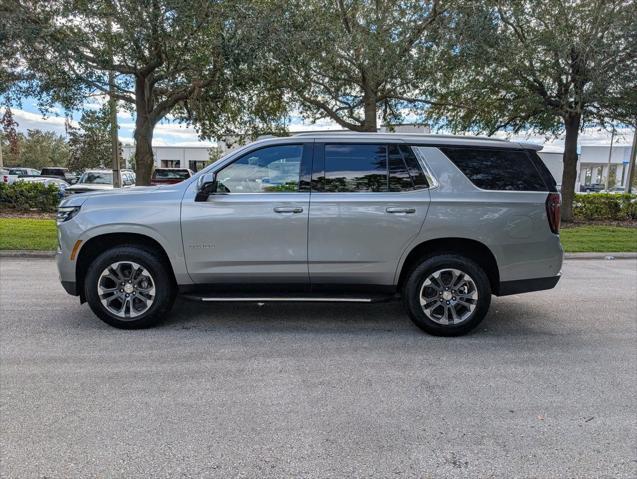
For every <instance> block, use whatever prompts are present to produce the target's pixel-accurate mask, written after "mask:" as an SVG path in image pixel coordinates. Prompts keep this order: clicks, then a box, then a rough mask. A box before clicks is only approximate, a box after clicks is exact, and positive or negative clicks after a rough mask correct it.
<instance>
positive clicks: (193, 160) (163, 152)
mask: <svg viewBox="0 0 637 479" xmlns="http://www.w3.org/2000/svg"><path fill="white" fill-rule="evenodd" d="M122 150H123V151H122V158H123V160H124V162H125V164H126V168H130V167H131V158H132V157H133V155H134V154H135V146H134V145H124V146H123V147H122ZM214 150H215V147H209V146H153V156H154V157H155V167H156V168H190V169H191V170H192V171H199V170H200V169H202V168H203V167H204V166H206V165H207V164H208V163H209V162H210V154H211V153H212V152H213V151H214Z"/></svg>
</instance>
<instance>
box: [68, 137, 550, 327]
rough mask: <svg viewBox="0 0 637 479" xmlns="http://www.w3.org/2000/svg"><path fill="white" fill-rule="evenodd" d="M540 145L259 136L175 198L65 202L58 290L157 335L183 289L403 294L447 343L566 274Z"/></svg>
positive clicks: (141, 194) (168, 191)
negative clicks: (498, 302)
mask: <svg viewBox="0 0 637 479" xmlns="http://www.w3.org/2000/svg"><path fill="white" fill-rule="evenodd" d="M538 149H539V147H537V146H536V145H530V144H525V143H513V142H508V141H503V140H493V139H480V138H470V137H446V136H435V135H413V134H412V135H409V134H379V133H349V132H348V133H343V134H340V133H324V134H321V133H314V134H303V135H301V134H299V135H296V136H292V137H289V138H272V139H267V140H262V141H257V142H255V143H252V144H250V145H246V146H245V147H243V148H240V149H237V150H235V151H233V152H231V153H230V154H229V155H228V156H226V157H224V158H222V159H220V160H219V161H217V162H215V163H213V164H212V165H210V166H208V167H206V168H205V169H203V170H202V171H200V172H199V173H197V174H196V175H195V176H194V177H192V178H188V179H186V180H184V181H182V182H181V183H178V184H176V185H174V186H173V187H171V188H161V187H149V188H135V189H132V188H130V189H128V190H127V189H125V188H124V189H122V190H120V191H119V192H118V194H94V195H75V196H72V197H67V198H66V199H65V200H64V201H63V202H62V203H61V204H60V207H59V208H58V216H57V223H58V232H59V235H58V237H59V240H60V246H59V250H58V254H57V264H58V269H59V272H60V280H61V282H62V285H63V287H64V288H65V289H66V291H67V292H68V293H69V294H72V295H76V296H80V301H82V302H84V301H87V302H88V303H89V305H90V307H91V309H92V310H93V312H94V313H95V314H96V315H97V316H98V317H100V318H101V319H102V320H104V321H105V322H107V323H109V324H111V325H113V326H116V327H120V328H128V329H130V328H141V327H148V326H151V325H153V324H156V323H157V322H158V321H160V320H161V319H162V318H164V317H165V316H166V315H167V313H168V311H169V310H170V308H171V307H172V305H173V302H174V300H175V297H176V296H177V294H178V293H184V294H189V295H190V297H191V298H196V299H198V300H200V301H203V302H215V301H251V302H269V301H306V302H318V303H320V302H326V301H335V302H352V303H372V302H377V301H390V300H393V299H396V298H398V297H400V298H402V301H403V304H404V306H405V309H406V311H407V313H408V314H409V316H410V317H411V319H412V320H413V322H414V323H415V324H416V325H417V326H418V327H420V328H422V329H423V330H425V331H427V332H429V333H431V334H436V335H442V336H457V335H460V334H464V333H467V332H468V331H470V330H471V329H473V328H475V327H476V326H477V325H478V324H479V323H480V321H481V320H482V319H483V318H484V316H485V315H486V314H487V311H488V310H489V305H490V303H491V296H492V295H496V296H505V295H512V294H515V295H517V294H520V293H525V292H530V291H538V290H544V289H550V288H553V287H554V286H555V285H556V284H557V282H558V280H559V279H560V271H561V268H562V247H561V245H560V237H559V226H560V195H559V193H558V192H557V189H556V185H555V180H554V179H553V177H552V176H551V173H550V171H549V170H548V169H547V168H546V166H545V165H544V163H543V162H542V160H541V158H540V157H539V156H538V154H537V150H538ZM71 188H73V187H71ZM69 189H70V188H69ZM213 311H214V310H213Z"/></svg>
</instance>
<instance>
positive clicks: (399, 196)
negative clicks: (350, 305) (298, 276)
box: [308, 141, 429, 286]
mask: <svg viewBox="0 0 637 479" xmlns="http://www.w3.org/2000/svg"><path fill="white" fill-rule="evenodd" d="M314 160H315V161H314V164H313V172H312V195H311V205H310V215H309V237H308V265H309V272H310V281H311V283H312V285H321V284H360V285H380V286H390V285H392V284H393V281H394V275H395V272H396V266H397V264H398V261H399V258H400V256H401V254H402V253H403V251H404V250H405V248H406V247H407V246H408V245H409V243H410V242H411V240H412V239H413V238H414V237H415V236H416V235H417V234H418V233H419V231H420V229H421V227H422V225H423V223H424V220H425V217H426V215H427V209H428V207H429V190H428V186H429V185H428V183H427V180H426V177H425V175H424V173H423V171H422V169H421V168H420V166H419V163H418V160H417V158H416V157H415V155H414V153H413V151H412V150H411V148H410V147H408V146H406V145H404V144H400V143H378V142H360V143H347V142H344V141H340V142H337V141H335V142H331V143H324V144H323V143H317V144H316V146H315V155H314Z"/></svg>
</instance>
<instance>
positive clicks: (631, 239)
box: [0, 218, 637, 253]
mask: <svg viewBox="0 0 637 479" xmlns="http://www.w3.org/2000/svg"><path fill="white" fill-rule="evenodd" d="M560 237H561V240H562V245H563V246H564V250H565V251H566V252H568V253H582V252H600V253H606V252H609V253H620V252H637V228H629V227H623V226H576V227H574V228H564V229H562V231H561V232H560ZM56 248H57V238H56V231H55V220H49V219H39V218H37V219H35V218H0V250H2V249H5V250H7V249H13V250H15V249H24V250H55V249H56Z"/></svg>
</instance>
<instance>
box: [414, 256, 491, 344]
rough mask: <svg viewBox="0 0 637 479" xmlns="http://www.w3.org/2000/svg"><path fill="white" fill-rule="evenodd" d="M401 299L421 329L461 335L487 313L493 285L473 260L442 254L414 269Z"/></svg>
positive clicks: (439, 333)
mask: <svg viewBox="0 0 637 479" xmlns="http://www.w3.org/2000/svg"><path fill="white" fill-rule="evenodd" d="M402 296H403V302H404V304H405V307H406V308H407V311H408V312H409V316H410V317H411V319H412V321H413V322H414V323H415V324H416V326H418V327H419V328H420V329H422V330H423V331H425V332H427V333H429V334H433V335H436V336H460V335H462V334H465V333H468V332H469V331H471V330H472V329H473V328H475V327H476V326H477V325H478V324H479V323H480V321H482V319H483V318H484V316H485V315H486V314H487V311H488V310H489V305H490V304H491V285H490V283H489V278H488V277H487V275H486V274H485V272H484V270H483V269H482V268H481V267H480V266H479V265H478V264H476V263H475V262H474V261H473V260H471V259H469V258H465V257H463V256H460V255H456V254H443V255H439V256H433V257H430V258H427V259H425V260H423V261H422V262H421V263H420V264H418V265H417V266H416V267H415V268H414V269H412V271H411V272H410V273H409V275H408V277H407V278H406V281H405V284H404V287H403V294H402Z"/></svg>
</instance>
